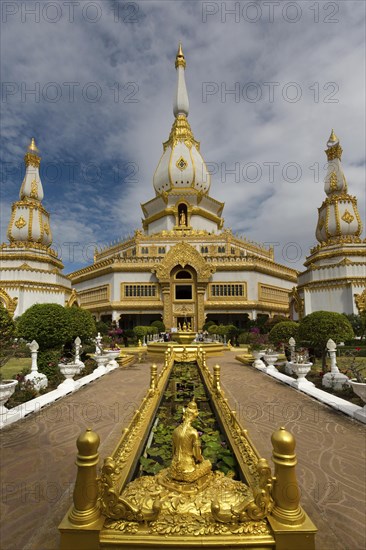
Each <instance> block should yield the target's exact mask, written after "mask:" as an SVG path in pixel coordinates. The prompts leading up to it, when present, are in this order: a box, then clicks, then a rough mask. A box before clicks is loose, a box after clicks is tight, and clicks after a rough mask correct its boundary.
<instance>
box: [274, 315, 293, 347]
mask: <svg viewBox="0 0 366 550" xmlns="http://www.w3.org/2000/svg"><path fill="white" fill-rule="evenodd" d="M298 331H299V324H298V323H295V321H282V322H281V323H277V324H276V325H275V326H274V327H273V328H272V329H271V331H270V333H269V335H268V338H269V341H270V342H271V343H272V344H274V345H275V346H278V345H279V344H281V343H282V342H284V343H285V344H287V343H288V341H289V339H290V338H291V337H292V338H295V340H296V338H297V335H298Z"/></svg>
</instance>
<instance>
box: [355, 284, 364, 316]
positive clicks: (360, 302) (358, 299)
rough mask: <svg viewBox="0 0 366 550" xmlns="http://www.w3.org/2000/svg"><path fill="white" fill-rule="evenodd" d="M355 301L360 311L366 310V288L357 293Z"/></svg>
mask: <svg viewBox="0 0 366 550" xmlns="http://www.w3.org/2000/svg"><path fill="white" fill-rule="evenodd" d="M354 296H355V302H356V306H357V309H358V311H359V313H363V312H364V311H366V288H365V289H364V290H363V291H362V292H361V294H355V295H354Z"/></svg>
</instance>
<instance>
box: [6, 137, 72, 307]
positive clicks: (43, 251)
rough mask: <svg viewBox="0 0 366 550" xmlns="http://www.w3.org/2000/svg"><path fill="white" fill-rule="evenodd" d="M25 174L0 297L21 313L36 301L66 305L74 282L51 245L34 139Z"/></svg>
mask: <svg viewBox="0 0 366 550" xmlns="http://www.w3.org/2000/svg"><path fill="white" fill-rule="evenodd" d="M24 162H25V167H26V168H25V176H24V179H23V183H22V185H21V188H20V193H19V200H18V201H16V202H14V203H13V205H12V211H11V218H10V222H9V226H8V239H9V243H3V244H2V245H0V300H1V301H2V303H3V304H4V306H5V307H6V308H7V309H8V310H9V312H10V313H11V314H12V315H15V316H19V315H21V314H22V313H24V311H25V310H26V309H28V308H29V307H30V306H32V305H33V304H35V303H50V302H52V303H58V304H61V305H65V303H67V301H68V300H69V299H70V297H71V282H70V280H69V279H68V278H67V277H66V276H65V275H63V274H62V273H61V271H62V269H63V267H64V266H63V264H62V262H61V260H60V259H59V258H58V255H57V253H56V252H55V251H54V250H53V249H52V248H51V244H52V232H51V226H50V219H49V218H50V216H49V213H48V212H47V210H46V209H45V208H44V206H43V205H42V199H43V187H42V182H41V178H40V175H39V167H40V162H41V157H40V156H39V150H38V148H37V146H36V144H35V140H34V138H32V140H31V143H30V145H29V147H28V149H27V152H26V154H25V157H24Z"/></svg>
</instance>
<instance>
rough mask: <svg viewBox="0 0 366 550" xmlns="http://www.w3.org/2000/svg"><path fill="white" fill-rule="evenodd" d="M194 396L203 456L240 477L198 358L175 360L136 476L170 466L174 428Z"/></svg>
mask: <svg viewBox="0 0 366 550" xmlns="http://www.w3.org/2000/svg"><path fill="white" fill-rule="evenodd" d="M193 398H194V399H195V401H196V402H197V406H198V409H199V417H198V418H197V419H196V420H195V421H194V422H193V423H192V426H193V427H194V428H195V429H196V430H197V431H198V433H199V435H200V440H201V446H202V454H203V456H204V458H206V459H208V460H210V461H211V463H212V469H213V470H220V471H222V472H224V473H225V474H228V475H229V476H230V477H233V478H235V479H240V475H239V468H238V464H237V462H236V459H235V456H234V454H233V452H232V450H231V449H230V447H229V445H228V442H227V440H226V438H225V436H224V435H223V433H222V432H221V430H220V427H219V425H218V422H217V420H216V418H215V414H214V412H213V409H212V408H211V405H210V400H209V396H208V394H207V392H206V389H205V386H204V384H203V381H202V378H201V375H200V372H199V369H198V365H197V363H195V362H193V363H175V364H174V366H173V369H172V372H171V374H170V377H169V380H168V383H167V386H166V389H165V392H164V395H163V397H162V400H161V403H160V405H159V408H158V411H157V414H156V417H155V420H154V423H153V427H152V429H151V431H150V434H149V436H148V439H147V443H146V446H145V449H144V451H143V455H142V456H141V458H140V463H139V465H138V468H137V471H136V473H135V476H134V478H136V477H140V476H142V475H154V474H156V473H158V472H159V471H160V470H162V469H163V468H167V467H169V466H170V463H171V459H172V433H173V430H174V429H175V428H176V427H177V426H178V425H179V424H180V423H181V421H182V412H183V407H184V406H186V405H187V404H188V403H189V401H191V400H192V399H193Z"/></svg>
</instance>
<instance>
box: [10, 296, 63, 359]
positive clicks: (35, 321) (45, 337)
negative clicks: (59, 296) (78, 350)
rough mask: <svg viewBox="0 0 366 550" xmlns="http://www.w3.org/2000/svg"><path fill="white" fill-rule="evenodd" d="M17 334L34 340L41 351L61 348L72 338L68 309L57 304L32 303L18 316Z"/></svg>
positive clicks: (28, 339)
mask: <svg viewBox="0 0 366 550" xmlns="http://www.w3.org/2000/svg"><path fill="white" fill-rule="evenodd" d="M17 335H18V336H19V337H21V338H24V339H25V340H27V341H28V342H31V341H32V340H36V341H37V342H38V344H39V347H40V350H43V351H45V350H47V349H52V348H61V347H62V346H63V345H64V344H65V343H66V342H68V341H70V340H71V338H72V331H71V329H70V317H69V315H68V311H67V309H66V308H64V307H62V306H60V305H59V304H34V305H33V306H32V307H30V308H29V309H27V311H25V312H24V313H23V315H22V316H21V317H19V319H18V322H17Z"/></svg>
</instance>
